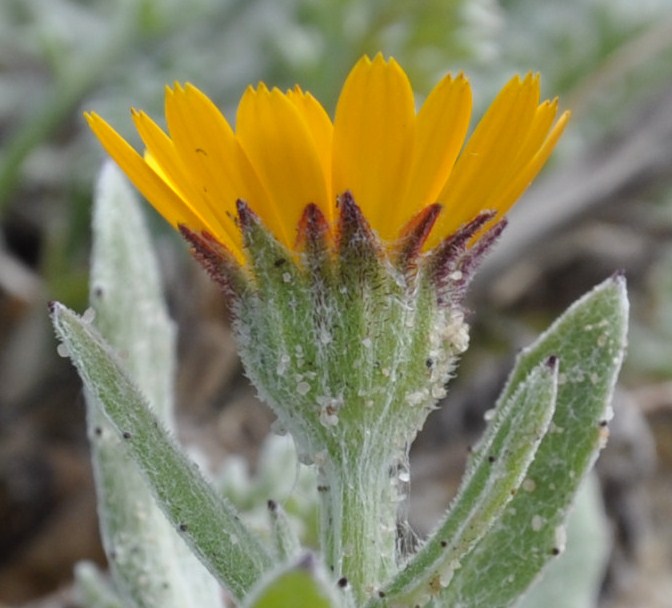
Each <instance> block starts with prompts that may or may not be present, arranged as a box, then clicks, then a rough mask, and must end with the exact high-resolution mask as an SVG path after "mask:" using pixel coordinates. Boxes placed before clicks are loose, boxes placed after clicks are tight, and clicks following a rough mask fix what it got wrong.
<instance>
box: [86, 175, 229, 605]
mask: <svg viewBox="0 0 672 608" xmlns="http://www.w3.org/2000/svg"><path fill="white" fill-rule="evenodd" d="M94 203H95V204H94V213H93V237H94V239H93V254H92V270H91V296H90V297H91V302H92V305H93V310H94V312H95V324H96V326H97V327H98V329H99V330H100V332H101V333H102V335H103V336H105V338H106V340H107V341H108V342H109V344H110V345H111V346H112V347H113V348H114V349H115V350H116V352H117V353H123V358H124V367H125V369H126V371H127V372H128V374H129V376H130V377H131V378H132V379H133V381H134V382H135V383H136V385H137V386H138V388H139V389H140V390H141V391H142V392H143V394H144V395H145V397H146V398H147V400H148V402H149V404H150V406H151V408H152V411H153V412H154V413H155V414H156V415H157V417H158V418H159V419H160V420H161V422H162V423H163V424H164V425H166V426H167V427H168V428H173V426H174V421H173V377H174V368H175V328H174V326H173V323H172V322H171V320H170V319H169V317H168V312H167V310H166V306H165V304H164V300H163V293H162V289H161V281H160V276H159V269H158V265H157V262H156V259H155V256H154V252H153V250H152V247H151V242H150V238H149V234H148V233H147V230H146V228H145V226H144V222H143V218H142V215H141V213H140V209H139V208H138V207H137V205H138V201H137V200H136V198H135V197H134V195H133V193H132V192H131V190H130V188H129V187H128V185H127V182H126V180H125V179H124V178H123V176H122V175H121V173H120V171H119V170H118V169H117V168H116V167H115V166H114V165H113V164H112V163H107V164H106V165H105V166H104V168H103V170H102V172H101V175H100V178H99V181H98V185H97V189H96V196H95V201H94ZM86 403H87V424H88V429H89V437H90V440H91V446H92V460H93V470H94V474H95V480H96V492H97V495H98V512H99V516H100V528H101V533H102V537H103V545H104V547H105V552H106V554H107V557H108V561H109V562H110V570H111V573H112V578H113V581H114V583H115V587H116V588H117V589H118V590H119V591H120V592H121V593H122V595H123V596H124V597H125V598H126V599H127V600H128V601H129V602H130V603H132V604H134V605H137V606H162V607H165V608H188V607H190V606H192V607H194V608H196V607H201V606H203V607H207V606H220V605H221V599H220V595H221V594H220V590H219V584H218V583H217V581H216V580H215V579H214V578H213V577H212V575H211V574H210V573H209V572H208V571H207V570H206V568H205V567H204V566H203V564H201V563H200V561H199V560H198V559H197V558H196V556H195V555H194V554H193V553H192V551H191V550H190V549H189V548H188V547H187V545H186V544H185V543H184V541H183V540H182V539H181V538H180V537H179V535H178V533H177V532H176V531H175V530H174V528H173V527H172V526H171V525H170V523H169V522H168V520H167V519H166V517H165V516H164V515H163V513H162V512H161V510H160V509H159V508H158V506H157V505H156V503H155V501H154V498H153V496H152V494H151V491H150V489H149V487H148V486H147V482H146V480H145V479H144V477H143V476H142V474H141V472H140V471H139V469H138V468H137V466H136V465H135V463H134V462H133V461H132V460H129V458H128V455H127V453H126V449H125V448H124V447H123V445H122V439H121V438H120V437H119V434H118V433H117V432H116V431H115V430H114V427H113V426H112V423H111V422H109V421H108V420H107V417H106V416H105V414H104V413H103V407H102V405H101V404H100V403H99V402H98V399H97V398H96V396H95V395H94V394H93V393H92V392H91V391H89V390H87V391H86Z"/></svg>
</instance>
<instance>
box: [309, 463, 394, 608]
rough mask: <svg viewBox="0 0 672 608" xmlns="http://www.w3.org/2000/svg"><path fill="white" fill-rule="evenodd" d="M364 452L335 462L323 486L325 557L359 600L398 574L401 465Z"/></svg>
mask: <svg viewBox="0 0 672 608" xmlns="http://www.w3.org/2000/svg"><path fill="white" fill-rule="evenodd" d="M344 451H345V450H344ZM364 451H365V450H358V451H357V452H356V453H352V452H351V453H348V454H346V455H344V456H343V457H341V458H340V459H332V460H330V462H329V463H327V464H325V465H324V466H323V467H322V468H321V480H320V485H319V487H318V489H319V494H320V499H321V503H322V504H321V507H322V509H321V512H322V515H321V534H322V546H323V548H324V551H325V559H326V561H327V565H328V567H329V568H330V570H331V571H332V572H333V573H334V575H335V576H336V577H337V578H341V577H345V578H346V579H347V581H348V584H349V586H350V588H351V589H352V590H353V594H354V596H355V598H356V603H357V604H361V603H363V602H364V601H365V599H366V598H367V597H369V596H370V595H371V594H372V593H373V592H375V590H376V589H377V588H378V587H379V585H380V584H381V583H382V582H384V581H385V580H386V579H387V578H388V577H389V576H391V575H392V573H393V572H394V570H395V567H396V546H397V510H398V499H397V497H398V493H397V492H398V491H397V483H396V482H397V479H396V474H395V476H394V477H392V475H391V471H396V467H394V466H391V462H390V461H389V459H387V458H383V457H372V455H371V454H365V453H362V452H364ZM385 453H386V454H389V453H388V452H387V451H385Z"/></svg>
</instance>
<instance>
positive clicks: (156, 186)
mask: <svg viewBox="0 0 672 608" xmlns="http://www.w3.org/2000/svg"><path fill="white" fill-rule="evenodd" d="M471 105H472V95H471V89H470V86H469V83H468V81H467V79H466V78H465V77H464V76H463V75H459V76H457V77H456V78H454V77H452V76H450V75H449V76H446V77H445V78H444V79H443V80H442V81H441V82H440V83H439V84H438V85H437V86H436V87H435V88H434V90H433V91H432V92H431V93H430V94H429V96H428V97H427V99H426V100H425V102H424V103H423V104H422V106H421V108H420V110H419V111H418V112H417V113H416V110H415V101H414V96H413V92H412V89H411V85H410V83H409V80H408V78H407V76H406V74H405V73H404V71H403V70H402V68H401V67H400V66H399V64H398V63H397V62H396V61H395V60H394V59H391V60H389V61H385V60H384V59H383V57H382V55H377V56H376V57H375V58H374V59H373V61H371V60H370V59H369V58H368V57H363V58H362V59H361V60H360V61H359V62H358V63H357V64H356V65H355V67H354V68H353V70H352V72H351V73H350V75H349V76H348V78H347V80H346V82H345V84H344V86H343V90H342V92H341V95H340V98H339V100H338V104H337V107H336V113H335V117H334V120H333V122H332V121H331V120H330V118H329V116H328V115H327V113H326V112H325V110H324V108H323V107H322V106H321V105H320V103H319V102H318V101H317V100H316V99H315V98H314V97H313V96H312V95H311V94H310V93H307V92H304V91H302V90H301V89H300V88H298V87H296V88H294V89H292V90H290V91H287V92H286V93H283V92H281V91H280V90H278V89H272V90H269V89H268V88H267V87H266V86H265V85H264V84H260V85H259V86H258V87H257V88H256V89H255V88H252V87H249V88H248V89H247V91H246V92H245V94H244V95H243V97H242V99H241V101H240V104H239V106H238V112H237V115H236V129H235V131H234V130H233V129H232V128H231V127H230V125H229V123H228V122H227V120H226V118H225V117H224V116H223V115H222V113H221V112H220V111H219V110H218V109H217V108H216V107H215V105H214V104H213V103H212V102H211V101H210V100H209V99H208V98H207V97H206V96H205V95H204V94H203V93H202V92H201V91H199V90H198V89H197V88H196V87H194V86H193V85H190V84H187V85H185V86H181V85H178V84H176V85H175V86H174V87H172V88H167V90H166V104H165V114H166V123H167V126H168V132H167V133H166V132H164V131H163V130H162V129H161V128H160V127H159V126H158V125H157V124H156V123H155V122H154V121H153V120H152V119H151V118H150V117H149V116H148V115H147V114H145V113H144V112H142V111H136V110H133V111H132V116H133V121H134V122H135V126H136V128H137V130H138V132H139V134H140V136H141V138H142V140H143V142H144V144H145V146H146V151H145V154H144V157H143V156H141V155H139V154H138V153H137V152H136V151H135V150H134V149H133V148H131V147H130V146H129V145H128V144H127V143H126V142H125V141H124V140H123V139H122V138H121V137H120V136H119V135H118V133H117V132H116V131H114V130H113V129H112V128H111V127H110V126H109V125H108V124H107V123H106V122H105V121H104V120H103V119H102V118H100V117H99V116H98V115H97V114H95V113H92V114H88V115H87V119H88V121H89V124H90V125H91V128H92V129H93V131H94V132H95V133H96V135H97V136H98V138H99V139H100V141H101V142H102V144H103V146H104V147H105V148H106V150H107V151H108V153H109V154H110V155H111V156H112V158H114V159H115V160H116V162H117V163H118V164H119V165H120V166H121V168H122V169H123V170H124V171H125V172H126V174H127V175H128V176H129V178H130V179H131V180H132V181H133V183H134V184H135V185H136V186H137V188H138V189H139V190H140V191H141V192H142V194H143V195H144V196H145V197H146V198H147V199H148V200H149V201H150V202H151V203H152V204H153V205H154V207H155V208H156V209H157V211H158V212H159V213H160V214H161V215H163V216H164V217H165V218H166V219H167V220H168V221H169V222H170V223H171V224H173V225H174V226H176V227H177V226H180V225H183V226H186V227H187V228H189V230H191V231H193V232H196V233H199V232H206V233H207V234H209V235H211V236H212V237H214V238H215V239H216V240H217V241H218V242H219V243H221V244H222V245H223V246H224V247H226V249H227V250H229V251H230V252H231V253H232V254H233V255H234V256H235V257H236V259H238V260H239V261H241V262H242V261H243V260H244V255H243V237H242V235H241V230H240V226H239V225H238V223H237V216H238V211H237V208H236V204H237V202H238V201H245V202H246V203H247V204H248V205H249V207H250V209H251V210H252V211H253V212H254V213H255V214H256V215H257V216H258V217H259V218H260V219H261V221H262V222H263V223H264V225H265V226H267V227H268V228H269V229H270V230H271V231H272V233H273V235H274V236H275V237H276V238H277V239H278V240H279V241H280V242H281V243H282V244H284V245H285V246H286V247H288V248H289V249H294V248H296V247H297V227H298V226H299V223H300V220H301V217H302V215H303V213H304V211H305V209H306V207H307V205H309V204H313V205H315V206H316V207H317V208H318V209H319V210H320V212H321V214H322V215H323V216H324V217H325V218H326V220H327V223H328V225H329V227H330V228H333V227H334V225H335V222H336V218H337V215H338V209H337V201H338V200H339V197H340V196H342V195H343V194H344V193H346V192H349V193H351V195H352V198H353V199H354V201H355V202H356V204H357V205H358V206H359V208H360V209H361V211H362V214H363V216H364V217H365V218H366V220H367V222H368V223H369V225H370V226H371V228H372V230H373V231H374V232H375V233H376V234H377V235H378V236H379V237H380V238H381V239H382V240H383V241H385V242H387V243H394V242H395V241H397V240H398V239H399V238H400V236H401V235H402V231H403V230H404V228H405V227H407V226H408V224H409V222H410V221H411V220H412V219H413V218H414V216H416V215H417V214H418V213H419V212H421V211H423V210H425V209H427V208H428V207H430V206H431V205H435V204H438V205H440V212H439V213H438V216H437V218H436V223H435V225H434V227H433V229H432V230H431V232H429V234H428V235H427V241H426V243H425V244H424V248H425V249H431V248H432V247H435V246H436V245H438V244H439V243H440V242H441V241H442V240H443V239H445V238H446V237H447V236H449V235H451V234H453V233H454V232H455V231H456V230H457V229H459V228H460V227H461V226H462V225H464V224H465V223H466V222H468V221H470V220H472V219H473V218H474V217H476V216H477V215H478V214H479V213H481V212H483V211H495V212H496V214H497V215H498V216H501V215H502V214H504V213H505V212H506V211H507V210H508V209H509V207H510V206H511V205H512V204H513V203H514V202H515V201H516V199H517V198H518V197H519V196H520V194H521V193H522V192H523V190H524V189H525V188H526V187H527V185H528V184H529V183H530V181H531V180H532V179H533V178H534V176H535V175H536V174H537V172H538V171H539V169H540V168H541V167H542V166H543V164H544V163H545V161H546V159H547V158H548V156H549V154H550V153H551V151H552V149H553V147H554V146H555V144H556V142H557V140H558V138H559V136H560V134H561V132H562V130H563V128H564V126H565V124H566V122H567V118H568V115H567V114H566V113H565V114H563V115H562V116H561V117H560V118H559V119H558V120H557V122H555V124H554V119H555V116H556V113H557V101H544V102H542V103H540V102H539V78H538V76H532V75H528V76H526V77H525V78H523V79H521V78H519V77H514V78H513V79H512V80H511V81H510V82H509V83H508V84H507V85H506V86H505V87H504V89H503V90H502V91H501V93H500V94H499V96H498V97H497V98H496V99H495V101H494V102H493V104H492V106H491V107H490V109H489V110H488V112H487V113H486V115H485V116H484V118H483V119H482V120H481V122H480V123H479V125H478V126H477V127H476V129H475V131H474V133H473V135H472V136H471V137H470V138H469V140H468V142H467V144H466V146H463V143H464V140H465V136H466V133H467V129H468V126H469V120H470V113H471ZM462 148H464V149H462ZM460 150H462V152H461V153H460Z"/></svg>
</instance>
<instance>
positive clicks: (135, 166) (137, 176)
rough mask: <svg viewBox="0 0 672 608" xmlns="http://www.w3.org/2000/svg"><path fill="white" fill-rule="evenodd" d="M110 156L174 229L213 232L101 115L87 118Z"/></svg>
mask: <svg viewBox="0 0 672 608" xmlns="http://www.w3.org/2000/svg"><path fill="white" fill-rule="evenodd" d="M84 116H85V118H86V120H87V122H88V123H89V126H90V127H91V130H92V131H93V132H94V133H95V134H96V137H98V139H99V140H100V143H101V144H102V145H103V147H104V148H105V150H106V151H107V153H108V154H109V155H110V156H111V157H112V158H113V159H114V161H115V162H116V163H117V164H118V165H119V167H120V168H121V170H122V171H123V172H124V173H125V174H126V175H127V176H128V178H129V179H130V180H131V182H133V184H134V185H135V187H136V188H137V189H138V190H139V191H140V192H141V194H142V195H143V196H144V197H145V198H146V199H147V200H148V201H149V202H150V203H151V204H152V205H153V206H154V208H155V209H156V210H157V211H158V212H159V213H160V214H161V215H162V216H163V217H164V218H165V219H166V220H167V221H168V222H170V223H171V224H172V225H173V226H175V227H177V226H179V225H180V224H186V225H188V226H189V227H190V228H191V229H192V230H197V231H198V230H208V231H212V227H211V226H209V225H208V224H207V223H206V222H205V221H204V220H203V219H202V218H201V216H200V214H199V213H198V212H197V211H196V210H195V209H193V208H192V207H190V206H189V205H188V204H187V203H186V202H185V201H184V200H183V199H182V198H181V197H180V196H179V195H178V194H177V193H176V192H175V191H174V190H173V189H172V188H171V187H170V186H169V185H168V184H167V183H166V182H165V181H164V180H163V179H162V178H161V177H160V176H159V175H158V174H157V173H156V172H155V171H154V170H152V168H151V167H150V166H149V165H148V164H147V163H146V162H145V160H144V159H143V158H142V156H140V155H139V154H138V153H137V152H136V151H135V150H134V149H133V148H132V147H131V146H130V145H129V144H128V143H127V142H126V141H125V140H124V139H123V137H121V135H119V134H118V133H117V132H116V131H115V130H114V129H113V128H112V127H111V126H110V125H109V124H108V123H107V122H105V121H104V120H103V119H102V118H101V117H100V116H98V114H96V113H94V112H91V113H87V114H85V115H84Z"/></svg>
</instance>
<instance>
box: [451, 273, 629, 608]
mask: <svg viewBox="0 0 672 608" xmlns="http://www.w3.org/2000/svg"><path fill="white" fill-rule="evenodd" d="M627 318H628V301H627V296H626V288H625V280H624V278H623V277H622V276H614V277H612V278H610V279H608V280H607V281H605V282H604V283H602V284H601V285H598V286H597V287H596V288H595V289H593V291H591V292H590V293H588V294H587V295H585V296H584V297H583V298H581V299H580V300H579V301H578V302H576V303H575V304H573V305H572V306H571V307H570V308H569V310H567V312H565V314H564V315H563V316H562V317H561V318H560V319H558V320H557V321H556V322H555V323H554V324H553V325H552V326H551V328H550V329H549V330H548V331H547V332H546V333H545V334H543V335H542V336H541V337H540V338H539V340H537V342H536V343H535V344H534V345H532V346H531V347H529V348H527V349H525V350H524V351H523V352H522V353H521V354H520V355H519V357H518V360H517V363H516V366H515V368H514V371H513V372H512V374H511V377H510V379H509V382H508V385H507V387H506V388H505V390H504V398H505V399H506V398H508V396H509V395H510V394H512V392H513V391H514V390H515V388H516V386H517V385H518V384H519V383H520V381H521V379H522V378H524V377H525V376H526V375H527V374H529V373H530V370H531V369H533V368H534V367H535V366H537V365H539V363H540V362H542V361H544V360H545V359H547V358H548V357H550V356H557V357H558V359H559V364H560V374H559V376H558V396H557V402H556V411H555V415H554V416H553V420H552V422H551V427H550V429H549V432H548V433H547V434H546V436H545V437H544V439H543V440H542V442H541V445H540V446H539V449H538V450H537V454H536V456H535V459H534V462H533V463H532V464H531V465H530V468H529V470H528V473H527V478H526V479H525V481H524V482H523V484H522V486H521V491H519V492H518V493H517V494H516V496H515V497H514V498H513V499H512V500H511V502H510V503H509V505H508V506H507V508H506V510H505V512H504V515H503V516H502V517H501V518H500V520H498V521H497V522H496V523H495V525H494V526H493V528H492V529H491V530H490V531H489V532H488V534H487V535H486V536H485V537H484V538H483V539H482V540H481V541H480V542H479V543H478V544H477V546H476V547H475V548H474V550H473V551H472V552H471V553H470V554H469V555H467V556H466V557H465V558H464V559H463V560H462V562H461V567H460V569H459V570H457V571H456V572H455V574H454V576H453V579H452V581H451V582H450V584H449V585H448V587H447V588H446V589H444V590H443V591H442V592H441V593H440V595H439V598H440V603H441V605H445V606H462V607H465V608H466V607H476V606H488V607H489V608H497V607H505V606H510V605H511V604H513V603H514V602H515V601H516V600H517V599H518V598H519V597H520V596H521V595H522V594H523V593H524V592H525V590H526V589H527V588H528V587H529V585H530V584H531V583H532V581H534V579H535V578H536V577H537V576H538V575H539V573H540V572H541V570H542V568H543V567H544V565H545V564H546V563H547V562H548V561H549V560H551V559H552V558H553V556H555V555H558V554H560V553H561V552H562V551H563V550H564V545H565V520H566V517H567V512H568V510H569V508H570V506H571V504H572V502H573V500H574V496H575V494H576V492H577V489H578V487H579V485H580V484H581V482H582V480H583V479H584V477H585V475H586V473H587V472H588V470H589V469H590V468H591V466H592V465H593V463H594V462H595V459H596V458H597V455H598V453H599V451H600V449H601V448H602V447H603V446H604V444H605V441H606V438H607V426H606V425H607V423H608V420H609V419H610V417H611V406H610V402H611V397H612V394H613V389H614V385H615V383H616V377H617V375H618V371H619V369H620V366H621V363H622V361H623V356H624V351H625V345H626V331H627Z"/></svg>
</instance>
